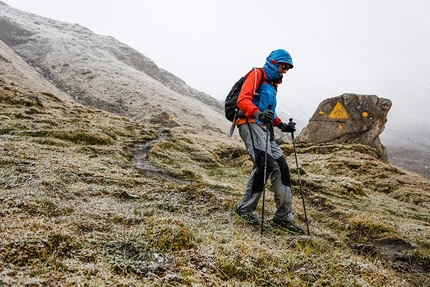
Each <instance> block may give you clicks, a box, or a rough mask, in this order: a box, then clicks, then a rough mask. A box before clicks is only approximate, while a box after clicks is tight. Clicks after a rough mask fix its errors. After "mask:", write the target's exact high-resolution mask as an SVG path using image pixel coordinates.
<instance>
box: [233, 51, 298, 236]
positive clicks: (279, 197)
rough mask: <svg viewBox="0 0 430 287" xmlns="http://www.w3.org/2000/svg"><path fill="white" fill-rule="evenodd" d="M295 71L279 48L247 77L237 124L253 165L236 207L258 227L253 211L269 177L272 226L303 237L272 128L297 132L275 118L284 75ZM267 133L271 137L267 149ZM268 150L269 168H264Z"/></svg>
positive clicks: (289, 184)
mask: <svg viewBox="0 0 430 287" xmlns="http://www.w3.org/2000/svg"><path fill="white" fill-rule="evenodd" d="M292 68H293V61H292V59H291V56H290V54H289V53H288V52H287V51H285V50H283V49H279V50H275V51H273V52H272V53H270V55H269V56H268V57H267V59H266V63H265V65H264V67H263V69H253V70H251V71H250V72H249V73H248V74H247V75H246V76H245V81H244V83H243V86H242V89H241V91H240V94H239V96H238V100H237V106H238V108H239V109H240V112H239V113H241V114H240V115H239V119H238V120H237V121H236V125H237V126H238V128H239V134H240V137H241V138H242V140H243V141H244V143H245V146H246V149H247V151H248V153H249V155H250V157H251V159H252V161H253V164H254V166H253V169H252V172H251V175H250V177H249V180H248V183H247V185H246V188H245V192H244V194H243V197H242V200H241V201H240V202H239V203H238V204H236V206H235V207H234V213H235V214H236V215H238V216H239V217H240V218H242V219H244V220H246V221H247V222H248V223H250V224H258V219H257V218H256V216H255V215H254V214H253V212H254V211H255V209H256V208H257V204H258V201H259V199H260V197H261V194H262V191H263V188H264V186H265V184H266V183H265V182H263V181H264V179H266V181H267V179H268V178H269V176H270V179H271V182H272V187H273V192H274V198H275V202H276V208H277V210H276V213H275V215H274V216H273V219H272V221H271V223H272V224H273V225H279V226H282V227H284V228H286V229H287V230H288V231H290V232H292V233H295V234H304V233H305V232H304V230H303V229H302V228H300V227H299V226H297V225H296V223H295V221H294V217H293V215H292V209H293V207H292V204H293V196H292V192H291V181H290V170H289V168H288V164H287V162H286V160H285V157H284V155H283V153H282V150H281V148H280V147H279V145H278V144H277V143H276V140H275V138H274V135H273V127H278V128H279V129H281V131H282V132H294V131H295V130H296V129H295V123H294V122H292V121H290V122H288V123H284V122H282V120H281V119H280V118H279V117H278V116H277V115H276V93H277V88H278V85H279V84H280V83H282V78H283V75H284V74H285V73H286V72H287V71H288V70H290V69H292ZM263 73H264V75H263ZM257 87H258V88H257ZM254 89H256V90H254ZM268 128H269V130H268ZM268 132H269V133H270V135H271V136H270V137H269V144H268V146H267V149H266V136H267V133H268ZM266 150H267V166H266V168H264V165H265V160H264V157H265V154H266ZM265 169H266V176H264V170H265Z"/></svg>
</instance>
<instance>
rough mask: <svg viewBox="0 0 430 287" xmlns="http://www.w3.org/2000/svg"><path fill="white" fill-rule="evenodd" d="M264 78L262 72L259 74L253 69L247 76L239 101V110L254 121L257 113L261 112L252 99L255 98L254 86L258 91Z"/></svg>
mask: <svg viewBox="0 0 430 287" xmlns="http://www.w3.org/2000/svg"><path fill="white" fill-rule="evenodd" d="M255 73H257V77H255ZM262 77H263V75H261V72H260V73H259V72H258V69H255V70H254V69H252V70H251V71H250V72H249V73H248V74H247V75H246V76H245V82H244V83H243V85H242V90H241V91H240V94H239V97H238V99H237V106H238V108H239V109H240V110H241V111H242V113H243V114H244V115H245V117H247V118H248V119H253V118H254V115H255V113H256V112H257V111H258V110H259V109H258V107H257V106H256V105H254V104H253V103H252V99H253V97H254V86H255V87H256V88H257V89H258V83H260V80H261V78H262ZM255 78H257V79H255ZM255 80H257V82H255Z"/></svg>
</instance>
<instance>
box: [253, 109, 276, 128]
mask: <svg viewBox="0 0 430 287" xmlns="http://www.w3.org/2000/svg"><path fill="white" fill-rule="evenodd" d="M274 115H275V112H274V111H272V110H269V109H267V110H265V111H264V112H260V113H259V114H258V115H257V116H256V118H257V120H259V121H262V122H263V123H265V124H268V123H271V122H273V116H274Z"/></svg>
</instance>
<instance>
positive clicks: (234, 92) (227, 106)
mask: <svg viewBox="0 0 430 287" xmlns="http://www.w3.org/2000/svg"><path fill="white" fill-rule="evenodd" d="M253 69H254V70H255V71H256V70H257V68H253ZM258 70H260V71H261V73H262V74H263V76H262V77H261V81H260V83H259V84H258V87H260V85H261V83H262V82H263V81H264V80H265V79H264V71H263V68H258ZM255 76H256V77H257V73H256V74H255ZM245 77H246V76H245ZM245 77H242V78H240V79H239V80H238V81H237V82H236V83H235V84H234V85H233V87H232V88H231V90H230V92H229V93H228V95H227V97H226V98H225V102H224V110H225V117H226V118H227V119H228V120H229V121H230V122H235V121H236V120H237V119H238V118H239V117H238V113H239V108H238V107H237V98H238V97H239V94H240V90H241V89H242V85H243V82H245ZM258 87H256V86H254V92H255V91H256V90H257V89H258Z"/></svg>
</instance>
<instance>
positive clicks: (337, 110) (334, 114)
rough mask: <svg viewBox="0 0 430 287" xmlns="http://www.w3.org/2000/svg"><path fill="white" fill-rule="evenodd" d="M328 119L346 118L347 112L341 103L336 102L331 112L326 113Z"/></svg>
mask: <svg viewBox="0 0 430 287" xmlns="http://www.w3.org/2000/svg"><path fill="white" fill-rule="evenodd" d="M328 117H329V118H330V119H347V118H349V116H348V113H347V112H346V110H345V108H344V107H343V106H342V104H341V103H339V102H337V103H336V105H335V106H334V108H333V110H332V111H331V113H330V114H329V115H328Z"/></svg>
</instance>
